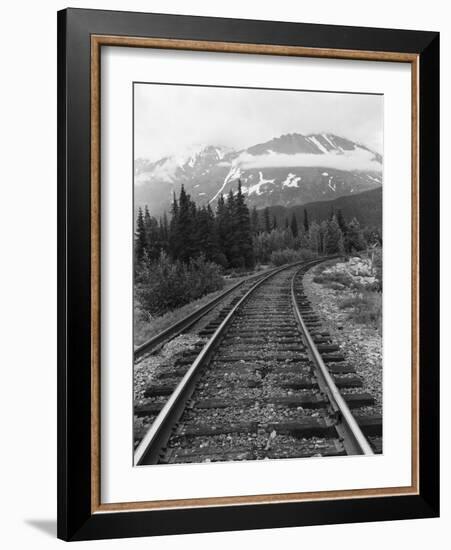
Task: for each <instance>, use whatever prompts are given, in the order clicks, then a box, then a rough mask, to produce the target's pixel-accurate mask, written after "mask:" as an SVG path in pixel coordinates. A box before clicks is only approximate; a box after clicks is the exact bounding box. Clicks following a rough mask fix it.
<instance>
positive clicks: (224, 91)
mask: <svg viewBox="0 0 451 550" xmlns="http://www.w3.org/2000/svg"><path fill="white" fill-rule="evenodd" d="M133 101H134V104H133V111H134V120H133V124H134V134H133V139H134V144H133V145H134V148H133V149H134V159H133V160H134V213H133V215H134V289H133V293H134V372H133V376H134V464H135V465H145V464H183V463H204V462H225V461H249V460H273V459H288V458H290V459H294V458H297V459H298V458H320V457H336V456H345V455H356V454H363V455H374V454H380V453H382V452H383V445H382V401H383V399H382V397H383V396H382V378H383V364H382V295H383V294H382V293H383V282H382V256H383V239H382V235H383V233H382V192H383V191H382V189H383V114H384V110H383V109H384V98H383V95H382V94H357V93H340V92H339V91H330V90H324V91H316V90H315V91H309V90H278V89H257V88H256V89H252V88H233V87H215V86H195V85H174V84H160V83H150V82H149V83H147V82H135V83H134V87H133Z"/></svg>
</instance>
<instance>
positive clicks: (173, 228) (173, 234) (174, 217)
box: [168, 192, 179, 259]
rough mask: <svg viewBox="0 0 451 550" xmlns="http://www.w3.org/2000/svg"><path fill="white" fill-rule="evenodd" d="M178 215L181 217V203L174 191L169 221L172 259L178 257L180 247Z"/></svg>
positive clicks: (169, 241) (169, 242)
mask: <svg viewBox="0 0 451 550" xmlns="http://www.w3.org/2000/svg"><path fill="white" fill-rule="evenodd" d="M178 217H179V205H178V202H177V198H176V196H175V192H174V193H173V195H172V205H171V221H170V222H169V235H168V244H169V251H170V255H171V258H172V259H176V258H177V256H176V251H177V249H178V242H177V231H178V229H177V225H178Z"/></svg>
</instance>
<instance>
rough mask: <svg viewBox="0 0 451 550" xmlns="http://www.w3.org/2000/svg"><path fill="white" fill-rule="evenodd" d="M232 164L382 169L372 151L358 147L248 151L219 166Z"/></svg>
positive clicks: (251, 166)
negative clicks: (325, 150)
mask: <svg viewBox="0 0 451 550" xmlns="http://www.w3.org/2000/svg"><path fill="white" fill-rule="evenodd" d="M232 164H233V166H237V167H240V168H241V169H243V170H252V169H257V168H291V167H292V168H294V167H322V168H335V169H336V170H347V171H349V170H357V171H374V172H381V171H382V165H381V163H380V162H378V161H377V160H376V159H375V157H374V153H371V152H370V151H366V150H365V149H360V148H357V149H354V150H353V151H345V152H343V153H342V154H337V153H323V154H321V155H314V154H308V153H297V154H294V155H287V154H284V153H277V154H274V153H269V154H265V155H251V154H249V153H241V154H240V155H239V156H238V157H237V158H236V159H234V160H233V162H232V163H226V162H222V163H221V166H232Z"/></svg>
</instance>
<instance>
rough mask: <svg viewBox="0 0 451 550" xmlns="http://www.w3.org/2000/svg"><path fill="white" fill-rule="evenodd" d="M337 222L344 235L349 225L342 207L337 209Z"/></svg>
mask: <svg viewBox="0 0 451 550" xmlns="http://www.w3.org/2000/svg"><path fill="white" fill-rule="evenodd" d="M337 222H338V226H339V227H340V229H341V232H342V233H343V237H344V236H345V235H346V230H347V225H346V221H345V219H344V216H343V211H342V210H341V208H339V209H338V210H337Z"/></svg>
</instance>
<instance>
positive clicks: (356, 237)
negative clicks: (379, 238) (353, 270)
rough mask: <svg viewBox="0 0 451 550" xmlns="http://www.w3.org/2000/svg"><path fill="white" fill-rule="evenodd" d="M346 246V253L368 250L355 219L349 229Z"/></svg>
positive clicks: (345, 241)
mask: <svg viewBox="0 0 451 550" xmlns="http://www.w3.org/2000/svg"><path fill="white" fill-rule="evenodd" d="M344 245H345V250H346V252H358V251H360V250H364V249H365V248H366V242H365V240H364V237H363V232H362V230H361V229H360V224H359V222H358V220H357V219H356V218H353V219H352V220H351V222H350V223H349V225H348V227H347V232H346V236H345V239H344Z"/></svg>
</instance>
